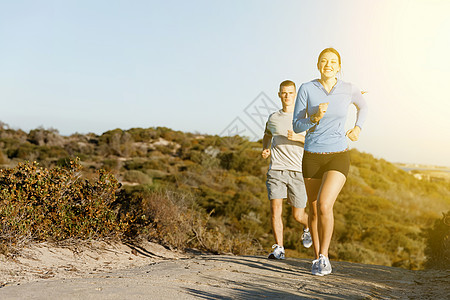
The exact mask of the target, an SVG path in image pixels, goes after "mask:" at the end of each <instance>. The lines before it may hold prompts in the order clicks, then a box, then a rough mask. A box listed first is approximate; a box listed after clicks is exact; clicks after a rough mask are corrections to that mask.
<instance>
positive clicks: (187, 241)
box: [0, 126, 450, 269]
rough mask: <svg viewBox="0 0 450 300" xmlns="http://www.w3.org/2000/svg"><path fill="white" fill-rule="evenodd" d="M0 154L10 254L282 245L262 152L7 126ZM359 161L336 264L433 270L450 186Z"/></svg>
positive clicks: (341, 221) (290, 235) (213, 142)
mask: <svg viewBox="0 0 450 300" xmlns="http://www.w3.org/2000/svg"><path fill="white" fill-rule="evenodd" d="M0 147H1V148H0V149H1V152H0V163H1V164H2V166H3V170H2V172H1V173H0V190H1V192H2V194H1V199H0V201H1V202H2V205H1V208H0V217H1V218H2V223H3V224H4V225H3V227H2V231H1V232H0V240H1V243H3V245H4V246H3V248H2V249H8V248H9V247H11V246H12V245H13V244H14V243H17V242H18V241H19V240H27V239H34V240H61V239H68V238H80V239H89V238H121V239H128V240H129V239H132V240H138V239H150V240H154V241H157V242H159V243H162V244H164V245H166V246H168V247H172V248H179V249H184V248H187V247H191V248H198V249H201V250H206V251H210V252H213V253H235V254H264V255H265V254H266V252H267V251H269V249H270V246H271V244H272V243H273V237H272V234H271V226H270V208H269V201H268V200H267V192H266V187H265V173H266V172H267V169H268V161H267V160H263V159H262V158H261V156H260V153H261V142H260V141H259V142H250V141H248V140H246V139H244V138H241V137H239V136H235V137H218V136H208V135H199V134H192V133H183V132H180V131H173V130H170V129H168V128H163V127H157V128H148V129H143V128H133V129H130V130H126V131H124V130H120V129H115V130H111V131H108V132H105V133H103V134H102V135H100V136H98V135H95V134H85V135H82V134H74V135H72V136H68V137H64V136H60V135H59V134H58V133H57V131H55V130H45V129H42V128H39V129H36V130H32V131H30V133H28V134H27V133H25V132H23V131H21V130H17V131H16V130H12V129H9V128H7V126H3V129H0ZM74 157H79V158H80V160H79V161H73V158H74ZM351 159H352V166H351V169H350V174H349V177H348V180H347V183H346V184H345V186H344V189H343V191H342V193H341V194H340V196H339V199H338V201H337V202H336V206H335V219H336V222H335V234H334V236H333V242H332V244H331V249H330V256H331V258H332V259H340V260H347V261H354V262H362V263H373V264H382V265H389V266H390V265H393V266H399V267H403V268H410V269H420V268H423V267H424V266H425V263H426V266H430V267H432V266H435V264H434V263H433V261H435V257H442V255H444V254H446V252H445V253H444V252H442V251H440V250H439V251H440V252H439V251H438V250H436V249H438V248H439V247H441V246H439V245H442V244H440V243H441V241H444V240H445V241H446V242H448V227H445V228H447V231H446V232H447V233H446V235H445V234H444V233H443V232H444V231H445V230H444V229H442V228H444V227H442V228H441V227H439V226H440V225H436V224H438V222H439V221H437V220H440V216H441V215H442V212H444V211H447V210H448V207H449V204H450V190H449V187H448V182H445V181H441V182H429V181H426V180H419V179H417V178H415V177H414V176H413V175H412V174H409V173H407V172H404V171H402V170H401V169H398V168H397V167H395V166H394V165H392V164H391V163H389V162H387V161H384V160H382V159H376V158H374V157H373V156H372V155H370V154H366V153H361V152H358V151H356V150H352V151H351ZM34 160H36V161H38V162H39V164H37V163H23V162H24V161H34ZM102 169H104V170H107V171H100V170H102ZM14 174H15V175H14ZM116 178H117V180H116ZM118 182H120V183H121V184H122V186H121V187H120V188H119V185H120V184H119V183H118ZM36 187H39V188H38V189H37V188H36ZM284 219H285V248H286V249H287V252H288V253H287V254H288V255H289V256H297V257H311V256H312V249H308V250H306V249H304V248H303V247H301V241H300V235H301V228H300V226H299V225H298V224H296V223H295V222H294V220H293V218H292V216H291V210H290V209H287V206H286V207H285V209H284ZM55 224H63V226H56V225H55ZM56 227H58V228H56ZM431 237H433V238H431ZM439 249H440V248H439ZM446 249H448V247H447V248H446ZM443 253H444V254H443ZM425 254H426V256H425ZM427 257H428V260H427ZM447 257H448V255H447Z"/></svg>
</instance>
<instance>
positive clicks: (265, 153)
mask: <svg viewBox="0 0 450 300" xmlns="http://www.w3.org/2000/svg"><path fill="white" fill-rule="evenodd" d="M261 156H262V158H264V159H266V158H268V157H269V156H270V149H264V150H263V151H262V153H261Z"/></svg>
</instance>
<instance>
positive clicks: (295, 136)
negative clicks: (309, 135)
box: [287, 130, 305, 143]
mask: <svg viewBox="0 0 450 300" xmlns="http://www.w3.org/2000/svg"><path fill="white" fill-rule="evenodd" d="M287 138H288V140H291V141H294V142H301V143H304V142H305V136H304V135H303V134H300V133H295V132H294V131H292V130H288V134H287Z"/></svg>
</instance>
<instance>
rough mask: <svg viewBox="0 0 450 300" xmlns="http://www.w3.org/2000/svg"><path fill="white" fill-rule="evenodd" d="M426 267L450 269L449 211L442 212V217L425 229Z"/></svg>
mask: <svg viewBox="0 0 450 300" xmlns="http://www.w3.org/2000/svg"><path fill="white" fill-rule="evenodd" d="M426 234H427V247H426V249H425V254H426V255H427V261H426V267H427V268H431V269H447V270H448V269H450V211H448V212H447V213H443V216H442V219H438V220H436V221H435V222H434V225H433V227H432V228H429V229H427V230H426Z"/></svg>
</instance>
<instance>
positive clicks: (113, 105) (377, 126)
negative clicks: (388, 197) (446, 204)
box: [0, 0, 450, 166]
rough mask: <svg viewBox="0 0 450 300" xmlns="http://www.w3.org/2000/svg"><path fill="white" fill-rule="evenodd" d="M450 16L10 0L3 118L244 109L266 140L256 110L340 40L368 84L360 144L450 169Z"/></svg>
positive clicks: (384, 2) (18, 124)
mask: <svg viewBox="0 0 450 300" xmlns="http://www.w3.org/2000/svg"><path fill="white" fill-rule="evenodd" d="M449 14H450V1H447V0H410V1H407V0H377V1H375V0H373V1H372V0H344V1H331V0H330V1H326V0H322V1H310V0H304V1H301V0H293V1H280V0H277V1H265V0H234V1H229V0H227V1H219V0H217V1H210V0H204V1H199V0H190V1H182V0H178V1H174V0H168V1H143V0H142V1H140V0H134V1H129V0H127V1H116V0H89V1H88V0H86V1H84V0H77V1H71V0H65V1H57V0H54V1H49V0H40V1H34V0H17V1H7V0H0V99H1V103H2V109H1V113H0V120H1V121H3V122H5V123H7V124H9V126H10V127H11V128H15V129H19V128H20V129H23V130H25V131H28V130H30V129H34V128H37V127H39V126H43V127H44V128H55V129H58V130H59V132H60V133H61V134H64V135H70V134H72V133H75V132H79V133H88V132H94V133H97V134H101V133H102V132H104V131H107V130H110V129H114V128H122V129H129V128H132V127H143V128H147V127H154V126H166V127H169V128H172V129H175V130H182V131H188V132H198V133H206V134H221V133H223V132H224V130H225V129H227V128H230V127H229V126H230V123H232V122H235V123H236V118H239V120H238V121H240V122H241V125H240V126H241V127H242V126H243V125H242V124H244V125H248V126H249V127H252V126H253V127H252V132H255V133H256V135H261V137H262V130H261V129H260V127H258V126H259V125H258V126H256V125H257V124H256V123H254V122H253V121H254V120H252V119H251V113H249V111H250V110H249V107H250V106H252V105H253V106H254V107H258V103H260V102H261V101H262V100H261V97H263V98H264V97H267V98H269V99H271V101H273V102H275V103H276V104H277V105H278V104H279V99H278V98H277V90H278V85H279V83H280V82H281V81H283V80H285V79H291V80H293V81H295V82H296V83H297V84H298V85H300V84H301V83H302V82H306V81H310V80H312V79H314V78H317V77H318V75H319V74H318V71H317V68H316V62H317V56H318V54H319V52H320V51H321V50H322V49H323V48H326V47H330V46H332V47H334V48H336V49H337V50H338V51H340V53H341V56H342V71H343V72H342V74H341V76H340V78H341V79H342V80H345V81H349V82H352V83H354V84H356V85H357V86H359V87H360V88H362V89H363V90H365V91H368V93H367V94H365V96H366V100H367V102H368V104H369V107H370V112H369V118H368V120H367V121H366V124H365V125H364V128H363V131H362V133H361V138H360V141H358V142H357V143H352V144H351V146H352V147H355V148H357V149H359V150H361V151H364V152H368V153H371V154H373V155H374V156H375V157H377V158H384V159H386V160H388V161H391V162H413V163H428V164H436V165H444V166H450V155H449V152H450V151H449V150H450V121H449V118H448V116H447V114H448V113H449V108H450V96H449V92H448V91H447V89H446V87H449V85H450V83H449V82H450V57H449V55H450V54H449V53H450V18H449ZM261 93H263V94H261ZM258 101H259V102H258ZM263 102H264V101H263ZM246 112H247V113H249V114H246ZM353 115H354V111H353V110H350V111H349V122H348V126H347V127H350V126H351V122H353V121H354V117H353ZM352 118H353V119H352ZM255 126H256V127H255Z"/></svg>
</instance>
